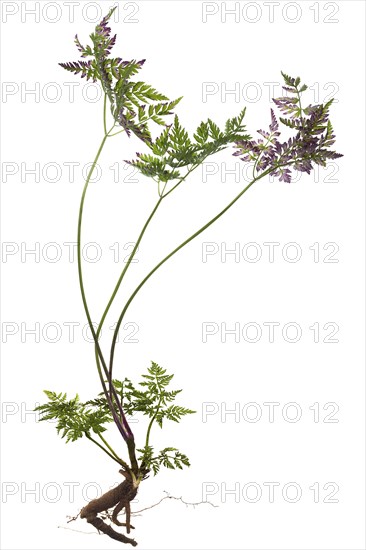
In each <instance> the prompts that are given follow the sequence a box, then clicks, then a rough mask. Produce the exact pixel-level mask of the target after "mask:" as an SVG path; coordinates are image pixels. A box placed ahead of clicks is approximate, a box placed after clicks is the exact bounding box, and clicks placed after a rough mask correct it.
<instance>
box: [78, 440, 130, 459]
mask: <svg viewBox="0 0 366 550" xmlns="http://www.w3.org/2000/svg"><path fill="white" fill-rule="evenodd" d="M85 435H86V437H87V439H89V440H90V441H92V442H93V443H95V445H97V446H98V447H99V448H100V449H102V451H104V452H105V453H106V454H107V455H108V456H109V457H111V458H113V460H114V461H115V462H118V464H120V466H127V464H126V463H125V462H123V460H121V459H120V458H116V457H115V456H114V455H112V454H111V453H110V452H109V451H107V449H105V448H104V447H103V445H101V444H100V443H98V441H96V440H95V439H94V438H93V437H91V435H88V434H85Z"/></svg>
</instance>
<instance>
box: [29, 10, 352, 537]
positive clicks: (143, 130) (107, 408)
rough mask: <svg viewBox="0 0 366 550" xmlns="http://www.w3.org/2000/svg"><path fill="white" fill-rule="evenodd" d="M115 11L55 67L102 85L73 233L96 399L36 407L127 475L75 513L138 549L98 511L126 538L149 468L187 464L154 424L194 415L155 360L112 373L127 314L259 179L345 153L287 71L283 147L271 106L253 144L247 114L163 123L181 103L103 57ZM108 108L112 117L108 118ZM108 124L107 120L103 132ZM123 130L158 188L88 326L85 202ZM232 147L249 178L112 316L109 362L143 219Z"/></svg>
mask: <svg viewBox="0 0 366 550" xmlns="http://www.w3.org/2000/svg"><path fill="white" fill-rule="evenodd" d="M114 10H115V8H113V9H112V10H111V11H110V12H109V13H108V14H107V15H106V17H104V19H103V20H102V21H101V23H100V24H99V25H97V26H96V28H95V32H94V33H92V34H91V35H90V38H91V42H92V44H91V45H87V46H85V47H84V46H83V45H82V44H81V43H80V41H79V39H78V37H77V36H75V44H76V46H77V48H78V50H79V52H80V54H81V58H82V59H81V60H79V61H75V62H69V63H60V65H61V67H63V68H64V69H66V70H67V71H69V72H72V73H74V74H76V75H79V76H81V77H82V78H86V79H87V80H88V79H92V80H93V81H95V82H96V81H99V82H100V84H101V86H102V89H103V92H104V110H103V113H104V117H103V120H104V123H103V126H104V132H103V138H102V141H101V144H100V147H99V149H98V152H97V155H96V157H95V160H94V162H93V164H92V166H91V168H90V171H89V173H88V176H87V178H86V182H85V186H84V189H83V193H82V197H81V203H80V211H79V220H78V235H77V252H78V254H77V257H78V273H79V284H80V289H81V295H82V300H83V304H84V309H85V312H86V316H87V319H88V323H89V326H90V330H91V333H92V335H93V339H94V343H95V359H96V365H97V369H98V373H99V377H100V382H101V385H102V390H103V391H102V393H101V394H99V396H97V397H96V398H95V399H92V400H90V401H86V402H85V403H81V402H80V400H79V397H78V395H76V397H75V398H73V399H67V396H66V394H65V393H55V392H50V391H46V392H45V393H46V395H47V398H48V402H47V403H46V404H44V405H41V406H39V407H37V409H38V410H39V411H41V420H49V419H53V420H55V419H56V421H57V431H58V433H60V435H61V436H62V437H64V438H65V439H66V442H69V441H76V440H77V439H79V438H81V437H86V438H87V439H88V440H90V441H91V442H93V443H94V444H95V445H97V446H98V447H99V448H100V449H102V450H103V451H104V452H105V453H106V454H107V455H108V456H109V457H110V458H111V459H112V460H113V461H115V462H117V463H118V464H119V465H120V467H121V469H120V470H119V471H120V473H121V474H122V475H123V476H124V478H125V479H124V481H123V482H122V483H121V484H120V485H118V487H116V488H114V489H111V490H110V491H108V492H107V493H105V494H104V495H102V496H101V497H100V498H97V499H95V500H92V501H91V502H90V503H89V504H88V505H87V506H85V507H84V508H83V509H82V510H81V517H82V518H85V519H86V520H87V521H88V522H89V523H91V524H92V525H93V526H94V527H96V528H97V529H98V530H99V531H102V532H103V533H105V534H107V535H108V536H109V537H111V538H113V539H115V540H117V541H120V542H124V543H130V544H132V545H133V546H135V545H136V544H137V543H136V542H135V541H134V540H133V539H131V538H129V537H126V536H125V535H124V534H122V533H120V532H117V531H116V530H114V529H113V528H112V526H111V524H109V523H107V522H106V521H104V520H105V516H103V517H100V516H98V514H101V513H102V512H108V511H109V510H111V509H113V511H112V513H111V515H110V516H109V517H110V518H111V520H112V522H113V523H114V524H116V525H118V526H125V527H126V530H127V533H129V532H130V529H131V528H132V526H131V524H130V516H131V510H130V502H131V501H132V500H133V499H134V498H135V496H136V493H137V490H138V488H139V485H140V484H141V482H142V481H143V480H144V479H146V478H147V476H148V474H149V473H150V472H151V471H152V472H153V473H154V475H156V474H157V473H158V472H159V469H160V467H161V466H165V467H167V468H171V469H174V468H180V469H182V468H183V466H189V465H190V463H189V459H188V457H187V456H186V455H185V454H183V453H181V452H180V451H178V449H176V448H175V447H166V448H164V449H163V450H161V451H160V452H155V450H154V448H153V446H152V445H151V443H150V435H151V428H152V426H153V423H154V422H156V423H157V424H158V425H159V426H160V427H162V426H163V423H164V421H165V420H171V421H174V422H179V421H180V419H181V418H182V417H183V416H185V415H188V414H191V413H193V412H195V411H192V410H191V409H188V408H185V407H182V406H179V405H176V404H174V403H173V402H174V400H175V398H176V396H177V395H178V394H179V393H180V391H181V390H169V391H168V386H169V383H170V382H171V380H172V378H173V375H172V374H167V372H166V370H165V369H163V368H161V367H160V366H159V365H158V364H156V363H154V362H152V364H151V366H150V367H149V368H148V370H147V374H144V375H143V377H142V378H143V380H142V381H140V382H139V384H138V387H136V386H135V385H134V384H133V383H132V382H131V380H129V379H127V378H125V379H124V380H123V381H121V380H118V379H115V378H114V377H113V363H114V352H115V346H116V342H117V338H118V333H119V330H120V327H121V323H122V321H123V319H124V316H125V314H126V312H127V309H128V308H129V306H130V304H131V302H132V300H133V299H134V297H135V296H136V294H137V293H138V292H139V290H140V289H141V288H142V287H143V285H144V284H145V283H146V281H147V280H148V279H149V278H150V277H151V276H152V275H153V274H154V273H155V272H156V271H157V270H158V269H159V268H160V267H161V266H162V265H163V264H164V263H165V262H166V261H167V260H168V259H170V258H171V257H172V256H173V255H174V254H176V252H178V251H179V250H180V249H181V248H183V247H184V246H185V245H186V244H188V243H189V242H190V241H192V240H193V239H194V238H195V237H197V236H198V235H200V234H201V233H202V232H203V231H205V230H206V229H207V228H208V227H209V226H210V225H212V224H213V223H214V222H215V221H216V220H217V219H219V218H220V217H221V216H222V215H223V214H224V213H225V212H227V211H228V210H229V209H230V208H231V207H232V206H233V204H235V203H236V202H237V201H238V199H239V198H240V197H241V196H242V195H243V194H244V193H245V192H246V191H247V190H248V189H249V188H250V187H251V186H252V185H253V184H254V183H255V182H256V181H258V180H260V179H262V178H264V177H265V176H268V175H273V176H275V177H278V178H279V180H280V181H284V182H290V181H291V174H292V170H294V169H295V170H297V171H301V172H306V173H308V174H309V173H310V172H311V170H312V169H313V167H314V164H318V165H320V166H326V162H327V161H328V160H329V159H336V158H339V157H341V156H342V155H340V154H338V153H336V152H334V151H332V150H331V149H330V147H331V146H332V145H333V144H334V142H335V136H334V132H333V127H332V124H331V122H330V120H329V108H330V106H331V104H332V101H333V100H330V101H328V102H327V103H325V104H320V105H308V106H307V107H302V103H301V99H302V94H303V92H305V91H306V89H307V86H306V85H304V84H302V85H301V83H300V78H292V77H290V76H288V75H286V74H284V73H282V76H283V78H284V82H285V86H283V89H284V90H285V91H286V92H287V95H286V96H284V97H279V98H277V99H274V100H273V101H274V103H275V105H276V106H277V107H278V108H279V109H280V111H281V112H282V114H283V116H282V117H279V121H280V122H281V123H282V124H283V125H285V126H286V127H288V128H289V129H290V130H293V132H294V135H293V136H292V137H290V138H289V139H288V140H287V141H286V140H285V141H281V140H280V135H281V133H280V130H279V123H278V121H277V118H276V116H275V113H274V111H273V110H271V113H270V125H269V128H268V130H258V133H259V134H260V136H261V137H260V138H259V139H258V140H254V139H252V138H251V136H249V135H247V134H246V131H245V127H244V125H243V119H244V115H245V108H244V109H243V110H242V111H241V112H240V113H239V114H238V115H237V116H236V117H234V118H230V119H229V120H228V121H227V122H226V124H225V126H224V128H223V129H220V128H219V126H218V125H217V124H215V122H213V121H212V120H211V119H208V120H207V121H205V122H201V123H200V124H199V126H198V127H197V130H196V131H195V132H194V133H193V135H192V136H189V134H188V132H187V131H186V130H185V129H184V127H183V126H182V124H181V122H180V120H179V118H178V116H177V115H175V116H174V118H173V120H172V121H171V122H170V123H168V122H167V120H171V119H168V117H170V116H171V115H172V114H173V110H174V109H175V107H176V106H177V105H178V103H179V102H180V101H181V99H182V98H181V97H179V98H178V99H175V100H173V101H170V100H169V99H168V98H167V97H166V96H165V95H163V94H161V93H159V92H158V91H157V90H155V89H154V88H153V87H152V86H150V85H149V84H146V83H144V82H142V81H139V80H134V77H135V76H136V75H137V73H138V72H139V71H140V70H141V68H142V66H143V64H144V62H145V60H140V61H136V60H130V61H126V60H124V59H122V58H120V57H115V58H112V57H111V56H110V54H111V50H112V48H113V46H114V45H115V42H116V35H114V36H112V35H111V29H110V27H109V26H108V25H109V20H110V18H111V16H112V14H113V12H114ZM108 104H109V108H110V116H109V115H108V114H107V105H108ZM108 118H111V119H112V122H111V125H110V127H109V129H108V125H107V119H108ZM151 122H153V123H155V124H156V125H158V126H162V127H163V130H162V132H161V134H160V135H159V136H158V137H157V138H156V139H153V137H152V134H151V131H150V127H149V126H150V123H151ZM122 132H125V133H126V134H127V136H129V137H130V136H132V135H133V136H135V138H137V139H138V140H140V141H141V142H142V144H143V145H144V146H145V149H146V150H145V152H142V153H137V158H136V159H135V160H131V161H126V162H128V163H129V164H131V165H133V166H134V167H136V168H137V169H138V170H139V171H140V172H141V174H143V175H144V176H146V177H149V178H152V179H153V180H154V181H155V182H156V184H157V194H158V198H157V202H156V204H155V205H154V207H153V209H152V211H151V214H150V215H149V217H148V219H147V220H146V222H145V224H144V226H143V228H142V230H141V233H140V235H139V236H138V238H137V240H136V243H135V246H134V248H133V250H132V253H131V255H130V256H129V258H128V261H127V262H126V264H125V266H124V268H123V270H122V272H121V274H120V277H119V279H118V281H117V284H116V286H115V288H114V290H113V293H112V295H111V298H110V300H109V301H108V304H107V306H106V308H105V310H104V312H103V315H102V317H101V320H100V323H99V325H98V329H97V330H95V328H94V325H93V323H92V319H91V315H90V312H89V308H88V303H87V300H86V295H85V290H84V282H83V272H82V262H81V229H82V220H83V210H84V201H85V195H86V192H87V189H88V186H89V183H90V180H91V177H92V174H93V171H94V169H95V167H96V164H97V162H98V159H99V156H100V154H101V152H102V149H103V147H104V145H105V144H106V142H107V141H108V140H109V138H111V137H112V136H115V135H117V134H119V133H122ZM230 145H232V146H234V148H235V152H234V153H233V154H234V155H235V156H238V157H239V158H240V159H241V160H242V161H243V162H250V163H252V164H253V177H252V180H251V182H250V183H249V184H247V185H246V186H245V187H244V188H243V189H241V191H240V192H239V193H238V194H237V195H236V196H235V197H234V198H233V200H232V201H231V202H230V203H229V204H227V205H226V206H225V207H224V208H223V209H222V210H221V211H220V212H219V213H218V214H217V215H216V216H215V217H213V218H212V219H211V220H209V221H208V222H207V223H206V224H205V225H204V226H203V227H201V228H200V229H198V230H197V231H196V232H195V233H194V234H193V235H191V236H189V237H188V238H187V239H186V240H185V241H184V242H182V243H181V244H179V246H177V247H176V248H175V249H174V250H173V251H172V252H170V254H168V255H167V256H166V257H165V258H163V259H162V260H161V261H160V262H159V263H158V264H157V265H156V266H155V267H154V268H153V269H152V270H151V271H150V272H149V273H148V274H147V275H146V277H145V278H144V279H143V280H142V281H141V282H140V283H139V284H138V285H137V287H136V289H135V290H134V291H133V293H132V294H131V296H130V298H129V299H128V300H127V302H126V304H125V306H124V308H123V309H122V311H121V314H120V316H119V319H118V322H117V324H116V328H115V331H114V334H113V339H112V345H111V349H110V356H109V361H108V363H107V361H106V359H105V355H104V353H103V352H102V349H101V346H100V343H99V337H100V333H101V330H102V327H103V324H104V322H105V319H106V316H107V314H108V312H109V309H110V307H111V305H112V303H113V301H114V299H115V297H116V294H117V292H118V290H119V288H120V285H121V283H122V281H123V279H124V276H125V274H126V272H127V270H128V268H129V266H130V264H131V261H132V260H133V258H134V256H135V254H136V251H137V249H138V247H139V245H140V243H141V240H142V238H143V236H144V234H145V232H146V230H147V228H148V225H149V223H150V222H151V220H152V218H153V217H154V216H155V214H156V212H157V210H158V208H159V207H160V205H161V204H162V203H164V204H165V200H166V198H167V197H168V196H169V195H170V194H171V193H173V191H175V190H176V189H177V188H178V187H179V186H181V185H182V184H184V182H185V180H186V179H187V177H188V176H189V175H190V174H191V173H192V172H193V171H194V170H195V169H196V168H198V167H199V166H200V165H201V164H202V163H203V162H204V161H205V160H206V159H207V158H208V157H210V156H211V155H214V154H215V153H217V152H219V151H222V150H223V149H226V148H227V147H228V146H230ZM138 413H140V414H142V415H145V416H147V417H148V423H147V432H146V438H145V442H144V445H143V446H140V447H139V448H136V445H135V438H134V434H133V432H132V430H131V427H130V425H129V423H128V421H127V416H128V415H132V414H138ZM110 423H114V424H115V425H116V426H117V428H118V430H119V432H120V434H121V436H122V438H123V440H124V442H125V444H126V447H127V454H128V460H125V459H122V458H121V456H120V453H119V452H118V453H117V452H115V450H114V449H113V448H112V447H111V446H110V444H109V443H108V442H107V440H106V437H105V432H106V429H107V425H108V424H110ZM123 509H124V511H125V514H126V521H125V522H124V523H121V522H120V521H119V520H118V514H119V513H120V512H121V511H122V510H123Z"/></svg>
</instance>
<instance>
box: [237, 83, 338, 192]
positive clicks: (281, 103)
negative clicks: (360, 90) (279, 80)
mask: <svg viewBox="0 0 366 550" xmlns="http://www.w3.org/2000/svg"><path fill="white" fill-rule="evenodd" d="M282 76H283V77H284V80H285V84H286V86H283V89H284V90H286V91H287V92H289V93H290V94H293V95H292V96H290V97H279V98H276V99H273V101H274V103H275V104H276V105H277V107H278V108H279V110H280V111H281V112H283V113H284V114H285V115H288V118H282V117H280V121H281V122H282V123H283V124H284V125H285V126H287V127H289V128H292V129H295V130H297V134H296V135H295V136H294V137H291V138H290V139H289V140H288V141H285V142H283V143H281V142H280V141H279V140H278V138H279V136H280V135H281V134H280V132H279V128H278V122H277V119H276V117H275V114H274V112H273V110H272V109H271V124H270V125H269V131H268V132H267V131H264V130H258V133H259V134H260V135H261V136H262V137H263V138H265V140H263V139H258V140H257V141H255V140H241V141H238V142H236V145H235V147H236V148H237V149H238V151H236V152H235V153H234V156H238V157H240V158H241V160H243V161H244V162H254V170H255V171H256V172H257V173H259V172H263V171H264V170H267V171H268V173H270V174H272V175H273V176H276V177H278V178H279V180H280V181H284V182H291V169H290V167H291V168H294V169H295V170H298V171H299V172H306V173H307V174H310V172H311V170H312V169H313V167H314V166H313V163H315V164H319V165H320V166H326V162H327V160H330V159H337V158H340V157H342V156H343V155H341V154H339V153H336V152H335V151H331V150H329V147H330V146H331V145H333V144H334V142H335V135H334V132H333V127H332V124H331V122H330V120H329V107H330V106H331V104H332V102H333V100H330V101H328V102H327V103H325V104H324V105H322V104H321V105H308V106H307V107H306V108H305V109H303V108H302V107H301V97H300V94H301V93H302V92H304V91H305V90H306V89H307V86H306V85H305V84H304V85H302V86H301V87H300V88H299V84H300V78H296V79H295V78H292V77H289V76H288V75H286V74H284V73H282Z"/></svg>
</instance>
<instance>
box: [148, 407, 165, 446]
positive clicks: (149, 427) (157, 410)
mask: <svg viewBox="0 0 366 550" xmlns="http://www.w3.org/2000/svg"><path fill="white" fill-rule="evenodd" d="M161 400H162V397H160V399H159V403H158V406H157V407H156V411H155V414H154V416H153V417H152V419H151V420H150V423H149V426H148V428H147V432H146V441H145V447H147V446H148V444H149V439H150V432H151V428H152V425H153V423H154V421H155V418H156V416H157V414H158V412H159V409H160V405H161Z"/></svg>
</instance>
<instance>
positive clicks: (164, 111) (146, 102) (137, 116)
mask: <svg viewBox="0 0 366 550" xmlns="http://www.w3.org/2000/svg"><path fill="white" fill-rule="evenodd" d="M115 9H116V8H112V9H111V10H110V11H109V13H108V14H107V15H106V16H105V17H103V19H102V21H101V22H100V23H99V24H98V25H97V26H96V27H95V31H94V33H92V34H91V35H90V38H91V40H92V46H89V45H87V46H85V47H84V46H83V45H82V44H81V42H80V40H79V38H78V35H75V38H74V42H75V45H76V47H77V49H78V51H79V52H80V54H81V57H82V58H85V57H88V56H90V57H91V58H92V59H91V60H90V61H84V60H81V61H71V62H68V63H59V65H60V66H61V67H62V68H63V69H65V70H67V71H69V72H72V73H73V74H76V75H80V76H81V77H82V78H84V77H86V79H87V80H89V79H92V80H93V81H94V82H96V81H99V82H100V84H101V86H102V88H103V91H104V93H105V94H106V96H107V97H108V99H109V103H110V109H111V114H112V117H113V119H114V121H115V123H116V124H119V125H120V126H122V128H123V129H124V130H125V132H126V134H127V135H128V136H131V135H132V134H135V135H136V136H137V137H138V138H139V139H141V140H142V141H144V142H146V143H147V144H149V143H151V134H150V131H149V128H148V125H147V122H148V121H149V120H152V121H153V122H155V124H158V125H161V126H165V125H166V124H165V121H164V120H163V117H165V116H167V115H171V114H172V109H173V108H174V107H175V106H176V105H177V104H178V103H179V101H180V100H181V99H182V98H178V99H176V100H174V101H169V100H168V98H167V97H166V96H165V95H163V94H161V93H159V92H158V91H157V90H155V89H154V88H153V87H152V86H150V85H148V84H145V83H144V82H133V81H131V78H132V77H133V76H135V75H136V74H137V73H138V72H139V71H140V69H141V68H142V66H143V65H144V63H145V61H146V60H145V59H141V60H140V61H136V60H134V59H133V60H131V61H126V60H123V59H122V58H121V57H115V58H111V57H109V55H110V53H111V50H112V48H113V46H114V45H115V43H116V38H117V35H114V36H111V28H110V27H109V26H108V24H109V20H110V18H111V16H112V14H113V12H114V10H115ZM161 102H163V103H161Z"/></svg>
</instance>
